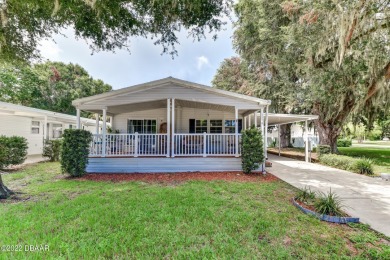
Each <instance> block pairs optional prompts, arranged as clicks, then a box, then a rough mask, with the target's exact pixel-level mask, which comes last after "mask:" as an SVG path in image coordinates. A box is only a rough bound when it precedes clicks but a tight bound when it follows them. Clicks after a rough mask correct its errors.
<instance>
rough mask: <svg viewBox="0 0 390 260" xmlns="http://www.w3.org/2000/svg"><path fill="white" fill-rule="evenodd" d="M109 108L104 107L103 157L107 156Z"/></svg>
mask: <svg viewBox="0 0 390 260" xmlns="http://www.w3.org/2000/svg"><path fill="white" fill-rule="evenodd" d="M106 121H107V108H103V129H102V134H103V141H102V157H106V132H107V123H106Z"/></svg>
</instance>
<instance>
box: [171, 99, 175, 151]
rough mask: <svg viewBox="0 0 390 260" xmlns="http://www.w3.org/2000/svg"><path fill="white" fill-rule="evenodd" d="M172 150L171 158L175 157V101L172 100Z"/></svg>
mask: <svg viewBox="0 0 390 260" xmlns="http://www.w3.org/2000/svg"><path fill="white" fill-rule="evenodd" d="M171 144H172V149H171V157H175V99H174V98H172V140H171Z"/></svg>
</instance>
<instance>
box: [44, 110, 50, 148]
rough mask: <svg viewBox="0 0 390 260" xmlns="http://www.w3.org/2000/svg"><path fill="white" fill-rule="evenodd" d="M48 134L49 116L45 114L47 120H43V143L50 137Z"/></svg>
mask: <svg viewBox="0 0 390 260" xmlns="http://www.w3.org/2000/svg"><path fill="white" fill-rule="evenodd" d="M48 137H49V136H48V134H47V116H45V121H44V122H43V143H45V141H46V140H47V139H48Z"/></svg>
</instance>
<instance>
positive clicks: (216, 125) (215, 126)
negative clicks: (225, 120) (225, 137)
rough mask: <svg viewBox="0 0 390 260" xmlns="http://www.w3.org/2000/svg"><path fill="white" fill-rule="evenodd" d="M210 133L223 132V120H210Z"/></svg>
mask: <svg viewBox="0 0 390 260" xmlns="http://www.w3.org/2000/svg"><path fill="white" fill-rule="evenodd" d="M210 133H212V134H216V133H218V134H220V133H222V120H210Z"/></svg>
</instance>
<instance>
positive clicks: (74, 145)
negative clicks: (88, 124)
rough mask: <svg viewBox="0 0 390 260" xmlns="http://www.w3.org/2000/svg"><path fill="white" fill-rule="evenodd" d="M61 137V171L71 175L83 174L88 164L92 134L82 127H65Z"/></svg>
mask: <svg viewBox="0 0 390 260" xmlns="http://www.w3.org/2000/svg"><path fill="white" fill-rule="evenodd" d="M62 137H63V141H62V149H61V169H62V172H63V173H68V174H69V175H70V176H73V177H77V176H81V175H83V174H84V173H85V169H86V167H87V164H88V154H89V146H90V143H91V141H92V134H91V133H90V132H88V131H86V130H82V129H66V130H65V131H64V134H63V136H62Z"/></svg>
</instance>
